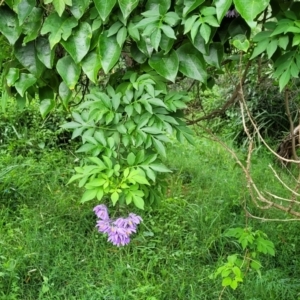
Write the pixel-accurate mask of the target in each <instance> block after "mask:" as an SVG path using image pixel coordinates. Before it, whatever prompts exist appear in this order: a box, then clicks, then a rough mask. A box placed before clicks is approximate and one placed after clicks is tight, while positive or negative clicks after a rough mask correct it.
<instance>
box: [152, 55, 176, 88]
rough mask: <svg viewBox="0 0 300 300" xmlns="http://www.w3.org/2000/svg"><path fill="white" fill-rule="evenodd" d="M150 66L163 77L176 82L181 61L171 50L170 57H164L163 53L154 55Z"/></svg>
mask: <svg viewBox="0 0 300 300" xmlns="http://www.w3.org/2000/svg"><path fill="white" fill-rule="evenodd" d="M149 65H150V66H151V68H153V69H154V70H155V71H156V72H157V73H158V74H159V75H161V76H162V77H164V78H166V79H168V80H170V81H172V82H175V79H176V76H177V72H178V66H179V61H178V57H177V54H176V52H175V51H174V50H171V51H170V53H169V54H168V55H163V53H162V52H160V53H156V54H154V55H152V56H151V58H150V59H149Z"/></svg>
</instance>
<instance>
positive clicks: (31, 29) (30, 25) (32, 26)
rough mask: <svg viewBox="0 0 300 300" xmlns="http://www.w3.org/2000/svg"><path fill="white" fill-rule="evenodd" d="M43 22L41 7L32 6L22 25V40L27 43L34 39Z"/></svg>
mask: <svg viewBox="0 0 300 300" xmlns="http://www.w3.org/2000/svg"><path fill="white" fill-rule="evenodd" d="M42 22H43V11H42V9H41V8H36V7H35V8H33V10H32V11H31V13H30V15H29V16H28V17H27V19H26V20H25V22H24V23H23V25H22V28H23V33H24V34H25V35H26V36H25V37H24V40H23V42H24V43H28V42H30V41H33V40H35V39H36V38H37V37H38V35H39V33H40V29H41V27H42Z"/></svg>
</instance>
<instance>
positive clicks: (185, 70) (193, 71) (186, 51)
mask: <svg viewBox="0 0 300 300" xmlns="http://www.w3.org/2000/svg"><path fill="white" fill-rule="evenodd" d="M176 52H177V55H178V58H179V71H180V72H181V73H182V74H184V75H185V76H187V77H190V78H193V79H196V80H199V81H200V82H204V83H205V82H206V80H207V73H206V68H205V63H204V60H203V58H202V55H201V53H199V52H198V51H197V50H196V49H195V48H194V47H193V46H192V45H191V44H190V43H186V44H184V45H182V46H181V47H180V48H179V49H177V51H176Z"/></svg>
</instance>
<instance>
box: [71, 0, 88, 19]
mask: <svg viewBox="0 0 300 300" xmlns="http://www.w3.org/2000/svg"><path fill="white" fill-rule="evenodd" d="M89 3H90V1H89V0H72V6H71V7H70V11H71V13H72V14H73V16H74V17H75V18H76V19H77V20H79V19H80V18H81V17H82V16H83V14H84V13H85V11H86V9H87V8H88V6H89Z"/></svg>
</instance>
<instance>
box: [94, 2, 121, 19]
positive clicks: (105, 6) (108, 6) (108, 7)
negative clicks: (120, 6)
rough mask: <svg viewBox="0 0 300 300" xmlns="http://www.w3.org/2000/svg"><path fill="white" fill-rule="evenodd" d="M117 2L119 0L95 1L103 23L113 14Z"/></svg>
mask: <svg viewBox="0 0 300 300" xmlns="http://www.w3.org/2000/svg"><path fill="white" fill-rule="evenodd" d="M116 2H117V0H94V3H95V6H96V8H97V10H98V12H99V15H100V17H101V19H102V20H103V21H105V20H106V18H107V17H108V15H109V14H110V13H111V11H112V9H113V8H114V6H115V4H116Z"/></svg>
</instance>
